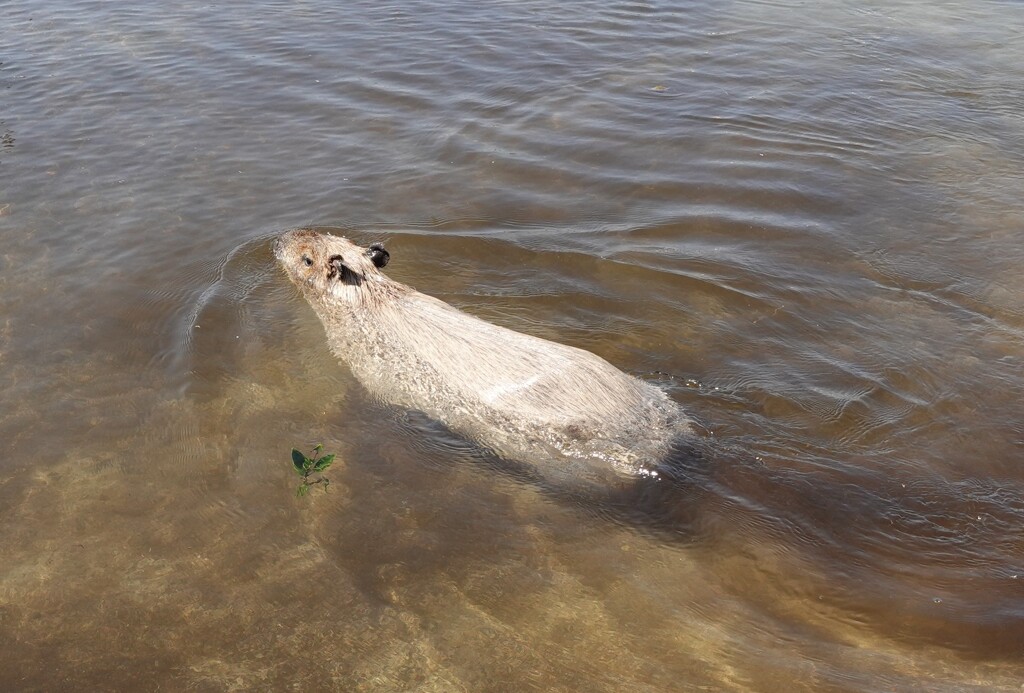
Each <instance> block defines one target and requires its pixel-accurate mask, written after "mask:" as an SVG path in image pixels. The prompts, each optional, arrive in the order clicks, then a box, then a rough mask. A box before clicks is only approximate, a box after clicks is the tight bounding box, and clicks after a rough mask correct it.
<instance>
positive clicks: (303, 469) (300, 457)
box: [292, 443, 334, 497]
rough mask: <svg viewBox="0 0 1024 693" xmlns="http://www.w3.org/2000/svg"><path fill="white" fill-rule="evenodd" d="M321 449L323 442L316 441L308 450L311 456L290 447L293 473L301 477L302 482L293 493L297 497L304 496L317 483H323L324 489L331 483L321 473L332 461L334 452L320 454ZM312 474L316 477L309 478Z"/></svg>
mask: <svg viewBox="0 0 1024 693" xmlns="http://www.w3.org/2000/svg"><path fill="white" fill-rule="evenodd" d="M323 449H324V446H323V444H322V443H317V444H316V447H314V448H313V449H312V450H311V451H310V454H312V457H308V456H306V455H305V454H304V453H303V452H302V451H301V450H298V449H296V448H292V467H294V469H295V473H296V474H298V475H299V476H301V477H302V483H301V484H299V487H298V489H296V491H295V495H297V496H299V497H302V496H305V495H306V494H307V493H309V489H310V488H311V487H313V486H316V485H317V484H323V486H324V491H326V490H327V487H328V486H330V485H331V481H330V479H328V478H327V477H326V476H324V475H323V473H324V472H325V471H327V468H328V467H330V466H331V464H332V463H333V462H334V453H331V454H330V455H323V456H320V453H321V452H323ZM314 474H316V475H317V477H316V478H315V479H311V478H310V477H311V476H312V475H314Z"/></svg>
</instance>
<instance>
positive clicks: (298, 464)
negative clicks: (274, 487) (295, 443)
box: [292, 448, 306, 474]
mask: <svg viewBox="0 0 1024 693" xmlns="http://www.w3.org/2000/svg"><path fill="white" fill-rule="evenodd" d="M292 464H293V465H295V471H297V472H298V473H299V474H302V473H303V472H304V471H305V467H304V465H305V464H306V456H305V455H303V454H302V453H301V452H299V451H298V450H296V449H295V448H292Z"/></svg>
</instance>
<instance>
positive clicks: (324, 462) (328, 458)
mask: <svg viewBox="0 0 1024 693" xmlns="http://www.w3.org/2000/svg"><path fill="white" fill-rule="evenodd" d="M332 462H334V455H333V454H331V455H324V456H323V457H321V458H320V459H318V460H317V461H316V464H315V465H313V470H314V471H317V472H322V471H324V470H325V469H327V468H328V467H330V466H331V463H332Z"/></svg>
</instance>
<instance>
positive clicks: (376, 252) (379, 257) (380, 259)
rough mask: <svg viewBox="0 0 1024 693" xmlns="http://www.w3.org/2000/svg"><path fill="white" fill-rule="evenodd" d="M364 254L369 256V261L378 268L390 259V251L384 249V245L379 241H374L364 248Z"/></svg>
mask: <svg viewBox="0 0 1024 693" xmlns="http://www.w3.org/2000/svg"><path fill="white" fill-rule="evenodd" d="M366 254H367V255H369V256H370V261H371V262H373V264H374V265H375V266H376V267H377V268H378V269H380V268H381V267H383V266H384V265H386V264H388V260H390V259H391V253H389V252H388V251H386V250H384V245H383V244H381V243H374V244H373V245H371V246H370V247H369V248H367V250H366Z"/></svg>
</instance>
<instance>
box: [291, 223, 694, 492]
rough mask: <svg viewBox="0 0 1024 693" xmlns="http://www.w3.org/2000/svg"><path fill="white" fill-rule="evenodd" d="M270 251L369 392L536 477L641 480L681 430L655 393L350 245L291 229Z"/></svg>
mask: <svg viewBox="0 0 1024 693" xmlns="http://www.w3.org/2000/svg"><path fill="white" fill-rule="evenodd" d="M274 253H275V256H276V257H277V260H278V262H279V263H280V264H281V266H282V267H283V268H284V269H285V271H286V273H287V274H288V276H289V278H290V279H291V280H292V281H293V282H294V283H295V285H296V286H298V287H299V289H300V291H301V292H302V294H303V295H304V296H305V298H306V300H307V301H308V302H309V304H310V305H311V306H312V307H313V310H314V311H316V313H317V315H318V316H319V317H320V320H321V322H323V325H324V329H325V330H326V332H327V338H328V342H329V345H330V347H331V349H332V351H333V352H334V353H335V354H336V355H337V356H338V357H339V358H340V359H341V360H343V361H345V362H346V363H347V364H348V365H349V366H350V367H351V369H352V372H353V374H354V375H355V376H356V378H357V379H358V380H359V381H360V382H361V383H362V384H363V385H364V386H366V387H367V389H369V390H370V391H371V392H373V393H375V394H376V395H377V396H379V397H380V398H381V399H383V400H384V401H385V402H388V403H391V404H395V405H399V406H403V407H407V408H411V409H416V410H420V411H423V412H425V413H426V414H428V415H430V416H431V417H433V418H435V419H437V420H439V421H441V422H442V423H444V424H446V425H447V426H448V427H449V428H451V429H452V430H454V431H456V432H458V433H460V434H462V435H465V436H467V437H468V438H470V439H472V440H475V441H477V442H478V443H480V444H482V445H484V446H485V447H488V448H490V449H492V450H493V451H495V452H497V453H498V454H500V455H502V456H504V457H507V458H509V459H513V460H516V461H519V462H525V463H529V464H532V465H534V466H535V467H536V468H537V469H538V471H539V472H541V473H542V474H543V475H544V476H545V477H548V478H552V479H558V480H567V481H574V482H583V483H596V484H599V485H604V486H607V485H609V484H611V485H615V484H617V483H619V482H621V481H623V480H625V479H629V478H631V477H634V476H636V475H641V474H647V473H650V470H652V469H653V468H654V466H655V465H656V464H657V462H658V461H659V460H660V459H661V457H663V456H664V455H665V454H666V452H667V451H668V448H669V446H670V444H671V443H672V442H673V440H675V439H676V438H677V437H678V436H680V435H684V434H686V433H688V432H689V423H688V419H687V417H686V416H685V415H683V413H682V412H681V411H680V409H679V408H678V407H677V405H676V404H675V403H674V402H672V400H670V399H669V398H668V397H667V396H666V395H665V393H663V392H662V391H661V390H659V389H657V388H656V387H654V386H652V385H649V384H647V383H644V382H642V381H640V380H638V379H636V378H633V377H631V376H629V375H626V374H625V373H623V372H621V371H620V370H618V369H616V368H615V367H614V366H612V365H611V364H609V363H608V362H607V361H605V360H604V359H602V358H600V357H598V356H596V355H594V354H591V353H590V352H588V351H584V350H582V349H577V348H574V347H570V346H565V345H563V344H558V343H555V342H551V341H548V340H544V339H540V338H537V337H532V336H530V335H525V334H522V333H519V332H515V331H512V330H509V329H506V328H503V327H499V326H497V325H494V324H492V323H489V322H486V321H484V320H481V319H479V318H476V317H473V316H471V315H469V314H467V313H464V312H462V311H460V310H458V309H456V308H454V307H452V306H450V305H448V304H446V303H444V302H442V301H439V300H437V299H435V298H432V297H430V296H427V295H425V294H421V293H419V292H418V291H416V290H414V289H412V288H410V287H408V286H406V285H404V284H400V283H398V282H396V281H393V280H392V279H390V278H388V277H387V276H386V275H385V274H383V273H382V272H381V271H380V269H379V268H378V267H377V266H376V265H375V263H374V261H373V259H371V255H372V254H373V253H374V251H373V250H370V249H367V248H363V247H360V246H358V245H356V244H355V243H353V242H351V241H350V240H348V239H345V238H341V237H338V236H332V235H327V234H322V233H318V232H315V231H311V230H307V229H298V230H295V231H289V232H288V233H286V234H284V235H283V236H281V238H280V239H278V241H277V242H276V243H275V247H274ZM378 259H379V258H378Z"/></svg>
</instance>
